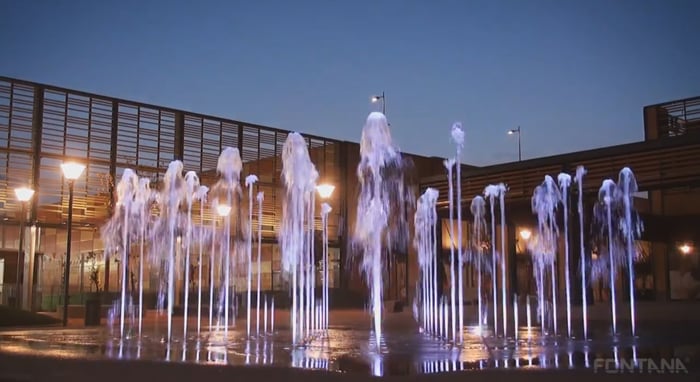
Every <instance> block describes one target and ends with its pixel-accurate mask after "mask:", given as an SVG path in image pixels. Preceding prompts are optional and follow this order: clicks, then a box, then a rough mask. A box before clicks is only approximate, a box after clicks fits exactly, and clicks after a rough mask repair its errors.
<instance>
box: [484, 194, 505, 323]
mask: <svg viewBox="0 0 700 382" xmlns="http://www.w3.org/2000/svg"><path fill="white" fill-rule="evenodd" d="M505 192H506V186H505V184H503V183H499V184H490V185H488V186H486V188H485V189H484V196H485V197H486V198H488V200H489V206H490V207H491V251H492V252H491V254H492V260H491V283H492V285H491V290H492V292H493V333H494V335H496V336H497V335H498V287H497V286H496V284H497V281H496V278H497V272H496V264H497V263H498V256H497V255H496V252H497V251H496V242H495V240H496V212H495V204H496V198H498V200H499V203H500V206H501V218H502V219H503V217H504V216H505V215H504V214H505V211H504V206H503V205H504V203H503V202H502V198H503V196H504V195H505ZM501 225H502V226H505V220H503V221H501ZM501 236H503V234H501ZM502 246H504V245H502ZM503 254H504V252H503V250H501V255H503ZM500 261H501V263H502V264H501V273H503V274H505V272H504V270H505V259H504V258H501V259H500ZM502 277H505V276H502ZM503 283H504V285H503V315H504V316H507V305H506V299H505V293H506V290H505V278H503ZM506 322H507V317H504V320H503V335H504V336H505V335H506Z"/></svg>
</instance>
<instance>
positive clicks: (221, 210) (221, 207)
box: [216, 204, 231, 218]
mask: <svg viewBox="0 0 700 382" xmlns="http://www.w3.org/2000/svg"><path fill="white" fill-rule="evenodd" d="M216 213H217V214H219V216H221V217H222V218H223V217H226V216H228V214H230V213H231V206H229V205H228V204H217V205H216Z"/></svg>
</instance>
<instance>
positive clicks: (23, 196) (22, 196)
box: [15, 187, 34, 307]
mask: <svg viewBox="0 0 700 382" xmlns="http://www.w3.org/2000/svg"><path fill="white" fill-rule="evenodd" d="M33 195H34V190H32V189H31V188H28V187H18V188H15V196H17V200H19V204H20V215H19V216H20V218H19V247H18V249H17V281H16V285H17V291H16V292H15V298H17V301H16V302H15V304H16V306H17V307H20V306H21V302H20V301H21V294H22V288H21V284H20V280H21V278H22V276H23V272H22V270H23V269H22V265H23V264H24V258H23V257H24V256H23V254H24V251H23V250H22V249H23V247H24V219H25V218H26V216H25V215H26V212H25V210H26V205H27V202H28V201H29V199H31V198H32V196H33Z"/></svg>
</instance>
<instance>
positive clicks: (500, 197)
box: [494, 183, 508, 337]
mask: <svg viewBox="0 0 700 382" xmlns="http://www.w3.org/2000/svg"><path fill="white" fill-rule="evenodd" d="M498 186H499V193H498V201H499V207H500V210H501V305H503V336H504V337H505V336H507V335H508V300H507V299H506V257H507V256H506V253H507V252H506V201H505V197H506V191H508V188H507V187H506V185H505V184H503V183H501V184H499V185H498ZM494 277H495V276H494Z"/></svg>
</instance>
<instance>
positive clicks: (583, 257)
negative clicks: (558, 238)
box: [574, 166, 588, 339]
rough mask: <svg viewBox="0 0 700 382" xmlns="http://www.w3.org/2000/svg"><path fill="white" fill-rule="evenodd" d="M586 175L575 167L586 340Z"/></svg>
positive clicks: (585, 334) (582, 168)
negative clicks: (584, 229) (584, 206)
mask: <svg viewBox="0 0 700 382" xmlns="http://www.w3.org/2000/svg"><path fill="white" fill-rule="evenodd" d="M584 175H586V168H585V167H583V166H578V167H576V177H575V178H574V179H575V181H576V184H577V185H578V218H579V234H580V241H581V253H580V257H581V299H582V305H581V308H582V316H583V338H584V339H588V301H587V298H586V294H587V286H586V285H587V284H586V252H585V243H584V236H583V177H584Z"/></svg>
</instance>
